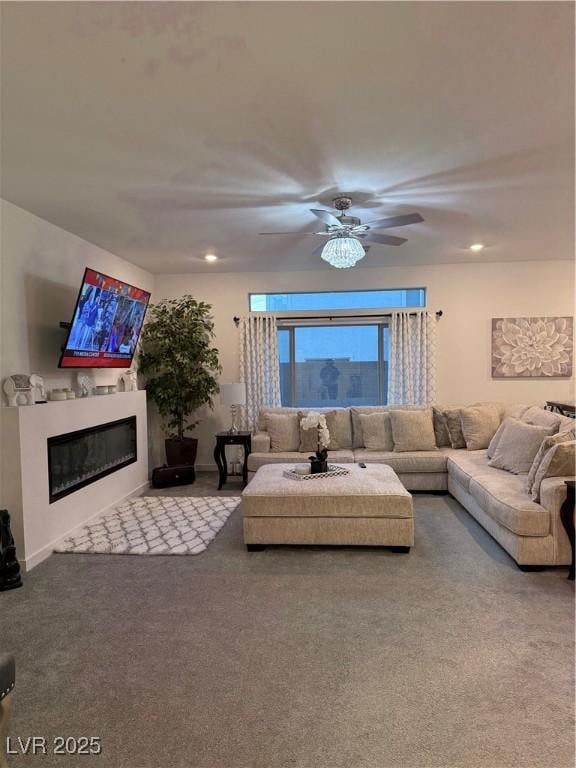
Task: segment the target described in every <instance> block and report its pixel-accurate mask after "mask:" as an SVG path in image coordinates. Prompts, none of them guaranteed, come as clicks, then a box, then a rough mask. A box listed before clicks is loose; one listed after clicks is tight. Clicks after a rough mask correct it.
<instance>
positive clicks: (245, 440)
mask: <svg viewBox="0 0 576 768" xmlns="http://www.w3.org/2000/svg"><path fill="white" fill-rule="evenodd" d="M227 445H241V446H243V448H244V464H243V466H242V482H243V487H245V486H246V485H247V483H248V456H249V455H250V452H251V451H252V434H251V433H250V432H217V433H216V447H215V448H214V461H215V462H216V466H217V467H218V479H219V483H218V490H219V491H220V490H222V486H223V485H224V483H225V482H226V481H227V480H228V462H227V461H226V446H227Z"/></svg>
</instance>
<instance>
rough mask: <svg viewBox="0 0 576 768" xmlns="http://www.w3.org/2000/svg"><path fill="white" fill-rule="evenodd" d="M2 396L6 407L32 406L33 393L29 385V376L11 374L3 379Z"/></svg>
mask: <svg viewBox="0 0 576 768" xmlns="http://www.w3.org/2000/svg"><path fill="white" fill-rule="evenodd" d="M4 394H5V395H6V397H7V399H8V405H11V406H17V405H34V393H33V392H32V385H31V384H30V376H28V374H26V373H13V374H12V376H8V378H6V379H4Z"/></svg>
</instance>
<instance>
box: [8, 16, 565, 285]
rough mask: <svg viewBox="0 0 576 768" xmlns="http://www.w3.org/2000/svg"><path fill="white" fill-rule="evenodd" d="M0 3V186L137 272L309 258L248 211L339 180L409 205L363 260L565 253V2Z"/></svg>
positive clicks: (386, 203)
mask: <svg viewBox="0 0 576 768" xmlns="http://www.w3.org/2000/svg"><path fill="white" fill-rule="evenodd" d="M1 13H2V21H3V24H2V108H3V115H2V117H3V131H2V142H3V143H2V161H3V171H2V177H1V181H2V196H3V197H5V198H6V199H8V200H9V201H11V202H13V203H15V204H16V205H19V206H21V207H23V208H25V209H27V210H29V211H31V212H33V213H35V214H37V215H38V216H41V217H43V218H44V219H47V220H48V221H51V222H53V223H54V224H57V225H59V226H61V227H63V228H64V229H67V230H69V231H70V232H73V233H75V234H77V235H79V236H81V237H83V238H85V239H86V240H89V241H91V242H93V243H96V244H98V245H100V246H102V247H104V248H106V249H108V250H110V251H112V252H114V253H116V254H118V255H119V256H123V257H124V258H126V259H128V260H130V261H132V262H134V263H136V264H139V265H141V266H142V267H145V268H147V269H150V270H152V271H153V272H193V271H210V272H212V271H220V270H221V271H241V270H287V269H307V268H310V269H312V268H314V269H317V268H319V267H320V266H321V265H322V264H323V262H321V261H320V259H319V257H317V256H316V257H314V258H313V257H311V255H310V254H311V251H312V250H313V249H314V248H315V247H316V245H317V242H316V239H315V238H309V237H299V236H294V237H277V238H272V237H259V236H258V232H260V231H264V230H292V229H293V230H297V231H311V230H313V229H315V228H317V227H316V224H317V222H316V220H315V219H314V217H313V216H312V215H311V214H310V213H309V212H308V209H309V208H312V207H320V206H324V207H327V206H330V204H331V200H332V198H333V197H334V196H335V195H336V194H337V193H351V195H352V197H353V198H354V199H355V200H356V201H357V202H358V205H357V206H356V207H355V209H354V210H353V213H355V214H356V215H360V216H361V217H363V218H364V219H365V220H366V219H373V218H377V217H380V216H381V215H388V214H396V213H402V212H411V211H415V210H416V211H419V212H420V213H422V215H423V216H424V218H425V223H423V224H418V225H414V226H411V227H406V228H404V229H397V230H389V233H390V234H397V235H402V236H407V237H408V238H409V240H408V242H407V243H406V244H405V245H403V246H401V247H397V248H393V247H377V246H375V247H373V248H372V249H371V251H370V253H369V254H368V255H367V257H366V258H365V259H364V260H363V262H362V263H361V267H374V266H380V265H397V264H430V263H442V262H444V263H446V262H460V261H472V260H473V261H479V260H480V261H486V260H491V261H502V260H526V259H547V258H550V259H558V258H560V259H570V258H572V256H573V210H574V207H573V206H574V183H573V169H574V135H573V126H574V99H573V94H574V73H573V63H574V49H573V37H574V20H573V16H574V6H573V4H572V3H555V2H532V3H517V2H501V3H488V2H478V3H476V2H463V3H454V2H441V3H436V2H424V3H412V2H399V3H394V2H390V3H386V2H379V3H378V2H377V3H352V2H349V3H338V2H336V3H332V2H306V3H302V2H282V3H276V2H265V3H259V2H256V3H249V2H242V3H240V2H239V3H217V2H213V3H195V2H194V3H165V2H148V3H132V2H127V3H67V2H64V3H59V2H58V3H2V8H1ZM476 241H481V242H485V243H486V244H487V245H488V246H489V247H488V248H487V249H486V250H485V251H484V252H483V253H481V254H480V255H474V254H472V253H470V252H469V251H467V250H466V246H468V245H469V244H470V243H472V242H476ZM207 251H214V252H215V253H217V254H218V256H219V257H220V260H219V261H218V262H217V263H216V264H213V265H209V264H207V263H205V262H204V261H203V260H202V256H203V254H204V253H206V252H207ZM326 269H330V268H329V267H326Z"/></svg>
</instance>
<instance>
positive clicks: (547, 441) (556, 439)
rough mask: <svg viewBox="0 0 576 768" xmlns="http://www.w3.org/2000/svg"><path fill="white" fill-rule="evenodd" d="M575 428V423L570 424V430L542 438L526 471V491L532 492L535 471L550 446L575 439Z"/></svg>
mask: <svg viewBox="0 0 576 768" xmlns="http://www.w3.org/2000/svg"><path fill="white" fill-rule="evenodd" d="M575 429H576V424H572V429H571V430H570V431H568V430H566V431H564V432H558V433H557V434H556V435H551V436H550V437H545V438H544V440H542V443H541V445H540V448H539V449H538V453H537V454H536V456H535V457H534V461H533V462H532V466H531V467H530V471H529V472H528V477H527V478H526V490H527V491H528V493H532V487H533V486H534V480H535V479H536V472H538V469H539V468H540V464H541V463H542V461H543V459H544V456H546V454H547V453H548V451H549V450H550V448H552V446H554V445H557V444H558V443H567V442H568V441H570V440H574V439H576V433H575Z"/></svg>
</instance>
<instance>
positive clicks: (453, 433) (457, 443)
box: [444, 408, 466, 448]
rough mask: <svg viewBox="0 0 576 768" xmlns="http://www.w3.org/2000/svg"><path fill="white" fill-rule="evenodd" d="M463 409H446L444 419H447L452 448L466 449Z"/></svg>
mask: <svg viewBox="0 0 576 768" xmlns="http://www.w3.org/2000/svg"><path fill="white" fill-rule="evenodd" d="M461 410H462V409H461V408H445V409H444V418H445V419H446V429H447V430H448V436H449V438H450V445H451V446H452V448H466V440H464V435H463V433H462V422H461V420H460V412H461Z"/></svg>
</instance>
